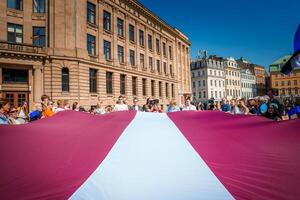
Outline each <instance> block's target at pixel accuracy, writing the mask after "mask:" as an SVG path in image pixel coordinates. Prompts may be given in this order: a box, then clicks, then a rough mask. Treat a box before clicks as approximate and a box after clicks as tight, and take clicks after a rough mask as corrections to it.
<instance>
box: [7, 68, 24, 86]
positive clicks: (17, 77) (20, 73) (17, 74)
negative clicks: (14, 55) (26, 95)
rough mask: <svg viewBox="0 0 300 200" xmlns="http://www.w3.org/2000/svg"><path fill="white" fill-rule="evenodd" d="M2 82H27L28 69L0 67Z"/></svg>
mask: <svg viewBox="0 0 300 200" xmlns="http://www.w3.org/2000/svg"><path fill="white" fill-rule="evenodd" d="M2 81H3V83H28V70H21V69H7V68H3V69H2Z"/></svg>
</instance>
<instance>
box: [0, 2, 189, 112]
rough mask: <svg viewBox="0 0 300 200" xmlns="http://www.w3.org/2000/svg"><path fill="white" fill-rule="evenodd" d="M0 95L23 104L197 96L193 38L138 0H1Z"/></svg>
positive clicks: (89, 103)
mask: <svg viewBox="0 0 300 200" xmlns="http://www.w3.org/2000/svg"><path fill="white" fill-rule="evenodd" d="M0 10H1V12H0V96H2V97H4V98H8V99H9V100H10V101H11V103H12V104H14V105H15V106H18V105H19V104H20V103H21V102H22V101H29V104H30V105H31V106H32V104H33V102H39V101H40V96H41V95H42V94H48V95H49V96H50V97H51V99H53V100H54V101H56V100H58V99H68V100H70V101H71V102H74V101H79V102H80V103H81V105H83V106H85V107H90V106H92V105H95V104H96V102H97V100H98V98H100V99H101V100H103V102H104V104H105V105H112V104H114V103H115V101H116V100H117V97H118V96H119V95H120V94H123V95H126V96H127V97H128V101H129V102H131V100H132V98H133V97H137V98H138V99H139V100H140V102H141V104H142V103H144V101H145V100H146V98H147V97H154V98H159V99H160V103H161V104H162V105H166V104H168V102H169V100H170V99H171V98H175V99H176V100H177V101H178V102H181V103H183V101H184V98H185V97H186V96H190V95H191V79H190V68H189V66H190V45H191V43H190V41H189V39H188V38H187V37H186V36H185V35H184V34H183V33H181V32H180V31H179V30H177V29H175V28H173V27H171V26H170V25H168V24H167V23H166V22H164V21H163V20H161V19H160V18H159V17H158V16H156V15H155V14H153V13H152V12H151V11H149V10H148V9H147V8H145V7H144V6H143V5H141V4H140V3H139V2H138V1H135V0H74V1H69V0H24V1H13V0H7V1H6V0H5V1H0Z"/></svg>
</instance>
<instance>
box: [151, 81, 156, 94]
mask: <svg viewBox="0 0 300 200" xmlns="http://www.w3.org/2000/svg"><path fill="white" fill-rule="evenodd" d="M154 87H155V81H154V80H151V96H153V97H154V96H155V88H154Z"/></svg>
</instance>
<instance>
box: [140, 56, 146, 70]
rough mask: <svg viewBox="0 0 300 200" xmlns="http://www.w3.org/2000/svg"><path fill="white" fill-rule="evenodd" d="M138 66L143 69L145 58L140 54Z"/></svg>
mask: <svg viewBox="0 0 300 200" xmlns="http://www.w3.org/2000/svg"><path fill="white" fill-rule="evenodd" d="M140 65H141V67H142V68H145V56H144V54H142V53H140Z"/></svg>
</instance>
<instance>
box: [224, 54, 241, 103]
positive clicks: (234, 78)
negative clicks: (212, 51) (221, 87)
mask: <svg viewBox="0 0 300 200" xmlns="http://www.w3.org/2000/svg"><path fill="white" fill-rule="evenodd" d="M224 66H225V72H226V84H225V85H226V94H227V98H228V99H231V98H236V99H239V98H241V76H240V67H239V66H238V64H237V62H236V61H235V59H234V58H232V57H228V58H226V59H225V60H224Z"/></svg>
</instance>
